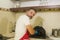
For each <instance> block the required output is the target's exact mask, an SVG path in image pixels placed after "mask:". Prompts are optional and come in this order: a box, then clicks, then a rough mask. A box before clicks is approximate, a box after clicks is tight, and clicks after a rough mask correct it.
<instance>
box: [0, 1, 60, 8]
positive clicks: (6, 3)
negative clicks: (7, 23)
mask: <svg viewBox="0 0 60 40" xmlns="http://www.w3.org/2000/svg"><path fill="white" fill-rule="evenodd" d="M47 5H60V0H35V1H25V2H21V4H20V7H30V6H47ZM0 7H2V8H12V7H15V3H13V2H12V1H11V0H0Z"/></svg>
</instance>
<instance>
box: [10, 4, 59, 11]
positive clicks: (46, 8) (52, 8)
mask: <svg viewBox="0 0 60 40" xmlns="http://www.w3.org/2000/svg"><path fill="white" fill-rule="evenodd" d="M29 8H34V9H36V11H60V5H52V6H32V7H20V8H10V11H12V12H25V10H27V9H29Z"/></svg>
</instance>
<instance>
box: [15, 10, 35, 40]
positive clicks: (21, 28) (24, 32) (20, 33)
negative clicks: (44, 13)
mask: <svg viewBox="0 0 60 40" xmlns="http://www.w3.org/2000/svg"><path fill="white" fill-rule="evenodd" d="M35 14H36V10H35V9H28V10H27V11H26V15H22V16H20V17H19V19H18V20H17V22H16V30H15V40H29V33H30V34H31V35H33V34H35V30H34V29H33V28H32V26H31V24H30V19H32V18H33V16H35Z"/></svg>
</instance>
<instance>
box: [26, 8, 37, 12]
mask: <svg viewBox="0 0 60 40" xmlns="http://www.w3.org/2000/svg"><path fill="white" fill-rule="evenodd" d="M31 9H32V10H34V11H35V12H37V11H36V9H34V8H29V9H27V10H26V11H29V10H31Z"/></svg>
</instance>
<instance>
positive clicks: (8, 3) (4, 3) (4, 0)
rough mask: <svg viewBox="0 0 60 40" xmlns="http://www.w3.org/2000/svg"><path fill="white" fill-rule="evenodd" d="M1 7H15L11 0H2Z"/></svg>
mask: <svg viewBox="0 0 60 40" xmlns="http://www.w3.org/2000/svg"><path fill="white" fill-rule="evenodd" d="M0 7H2V8H11V7H13V3H12V2H11V0H0Z"/></svg>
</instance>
